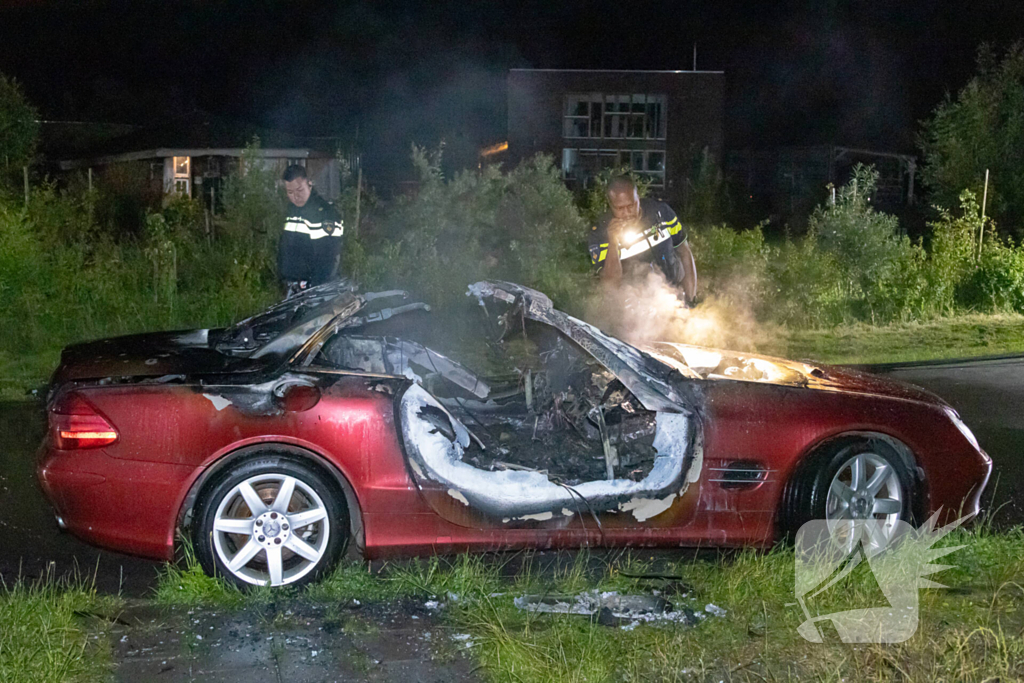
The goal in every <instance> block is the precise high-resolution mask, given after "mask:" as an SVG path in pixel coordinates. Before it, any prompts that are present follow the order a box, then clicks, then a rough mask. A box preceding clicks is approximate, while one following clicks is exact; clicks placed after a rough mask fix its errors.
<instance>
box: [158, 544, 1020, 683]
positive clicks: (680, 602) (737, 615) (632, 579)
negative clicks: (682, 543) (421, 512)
mask: <svg viewBox="0 0 1024 683" xmlns="http://www.w3.org/2000/svg"><path fill="white" fill-rule="evenodd" d="M942 543H948V544H951V545H963V546H964V547H963V548H962V549H960V550H958V551H956V552H955V553H953V554H952V555H949V556H947V557H946V558H944V559H943V562H945V563H946V564H948V565H951V567H952V568H951V569H948V570H946V571H944V572H942V573H939V574H938V575H936V576H933V577H932V578H934V579H936V580H938V581H939V582H941V583H944V584H946V585H948V586H950V588H949V589H936V588H930V589H924V590H923V591H922V592H921V604H920V623H919V627H918V630H917V633H916V634H915V635H914V636H913V637H911V638H910V639H909V640H907V641H906V642H904V643H899V644H892V645H876V644H864V645H854V644H850V645H847V644H843V643H842V642H840V641H839V639H838V637H837V636H836V634H834V633H833V634H832V637H831V638H829V635H828V633H826V637H825V642H824V643H810V642H808V641H806V640H804V639H803V638H802V637H801V636H800V635H799V634H798V632H797V626H798V625H799V624H800V623H801V622H802V621H803V619H804V614H803V612H802V611H801V610H800V608H799V607H798V606H797V605H796V604H795V602H794V569H793V568H794V555H793V551H792V549H791V548H784V547H779V548H775V549H772V550H770V551H753V550H747V551H739V552H727V553H726V552H723V553H721V554H719V555H717V556H711V557H706V558H704V559H696V560H694V559H692V558H690V557H681V556H680V555H675V556H674V557H666V555H665V554H664V553H660V554H659V555H658V556H657V557H658V559H657V561H654V556H652V555H651V554H643V553H640V552H632V553H627V554H620V555H617V556H612V559H598V558H596V557H592V556H591V555H590V553H588V552H587V551H582V552H579V553H575V554H562V555H561V556H559V560H560V561H559V562H556V563H555V566H554V568H551V567H549V566H545V567H542V566H541V563H540V561H539V558H538V557H537V556H533V555H529V554H527V555H522V554H520V555H516V556H473V555H462V556H457V557H453V558H430V559H427V560H410V561H406V562H397V563H391V564H388V565H385V566H384V567H383V568H382V569H381V570H380V571H377V572H371V571H368V568H367V565H365V564H363V563H358V562H357V563H349V564H345V565H343V566H341V567H339V568H338V570H337V571H336V572H335V573H334V574H333V575H332V576H330V577H329V578H328V579H326V580H325V581H323V582H322V583H320V584H318V585H315V586H313V587H311V588H309V589H308V590H306V591H304V592H302V593H292V594H291V595H290V599H294V600H304V601H312V602H315V603H319V604H327V605H336V604H340V603H343V602H345V601H351V600H353V599H357V600H360V601H362V602H387V601H393V600H399V599H421V600H426V599H431V598H433V599H436V600H438V601H440V602H443V603H444V608H443V609H442V611H441V614H442V615H443V617H442V618H443V619H444V620H445V621H446V622H447V623H448V625H449V626H450V627H451V628H452V630H453V631H454V632H458V633H465V634H469V636H471V642H472V643H473V646H472V648H471V649H470V650H469V653H470V656H471V657H473V658H475V659H476V660H477V662H478V664H479V666H480V671H481V673H482V674H483V675H484V677H485V678H486V679H488V680H492V681H509V682H510V683H511V682H513V681H516V682H521V681H565V682H576V681H789V680H816V681H836V683H839V681H844V680H845V681H850V680H856V681H889V680H906V681H917V680H936V681H946V680H948V681H978V682H979V683H980V682H982V681H995V680H1000V681H1008V680H1020V679H1022V678H1024V640H1022V638H1021V632H1022V629H1024V531H1021V530H1020V529H1015V530H1012V531H1008V532H998V533H997V532H994V531H991V530H990V529H988V528H985V527H981V528H976V529H974V530H970V531H959V530H958V531H955V532H953V534H952V535H951V536H950V537H949V538H948V539H946V540H944V541H942ZM511 560H515V569H514V570H512V569H511V567H512V565H511V564H510V561H511ZM654 569H656V570H657V573H658V574H660V575H673V576H675V577H678V578H677V580H671V581H666V580H665V579H661V578H658V579H644V578H637V577H636V575H637V574H644V573H645V572H649V571H651V570H654ZM209 581H213V580H209ZM215 583H222V582H220V581H215ZM194 586H198V587H199V588H200V592H197V593H195V594H194V595H191V596H189V597H188V599H189V600H194V602H192V603H190V604H216V605H220V606H233V605H237V604H239V603H238V600H242V601H259V600H262V599H264V596H263V595H261V592H260V591H255V592H253V593H241V594H240V593H238V592H236V591H234V590H233V589H224V590H222V591H219V592H218V591H211V590H209V589H208V588H207V587H206V584H205V582H202V583H188V582H186V583H182V582H181V581H180V575H179V574H174V573H168V574H165V576H164V578H163V579H162V580H161V591H162V592H160V593H158V596H165V595H168V594H171V595H176V596H177V597H176V598H175V600H177V601H178V602H181V601H183V600H184V599H185V596H186V595H188V594H189V593H190V592H191V591H193V587H194ZM165 588H166V589H167V590H166V591H165ZM591 589H598V590H618V591H621V592H639V593H650V592H651V591H652V590H653V589H659V590H661V591H662V594H663V595H665V596H666V597H667V598H668V599H669V600H670V601H672V602H673V604H674V605H675V606H676V608H677V609H678V608H680V607H688V608H690V609H692V610H694V611H695V612H703V611H704V608H705V607H706V605H707V604H708V603H713V604H714V605H716V606H719V607H722V608H724V609H725V610H726V614H725V615H724V616H721V617H717V616H710V615H709V616H706V617H705V618H704V619H703V621H702V622H701V623H699V624H698V625H697V626H696V627H687V626H685V625H681V624H675V623H670V624H663V625H646V624H641V625H639V626H637V627H636V628H634V629H632V630H623V629H621V628H616V627H608V626H602V625H599V624H596V623H591V622H590V621H589V620H587V619H586V618H582V617H578V616H567V615H538V614H532V613H527V612H523V611H521V610H519V609H517V608H516V607H515V606H514V604H513V599H514V598H515V597H516V596H519V595H522V594H524V593H559V594H575V593H578V592H581V591H584V590H591ZM682 591H685V593H684V592H682ZM880 598H882V596H881V594H880V592H879V590H878V587H877V584H875V583H874V582H873V580H872V579H871V577H870V575H868V574H866V572H859V571H858V572H854V573H853V574H852V575H851V576H850V577H848V579H847V580H845V581H843V582H841V583H839V584H837V585H836V586H835V587H833V588H832V589H831V590H830V591H829V592H828V593H826V594H825V595H823V596H818V598H815V601H816V602H815V604H814V606H815V607H816V608H817V609H818V611H819V612H831V611H839V610H845V609H854V608H863V607H868V606H878V605H879V604H884V602H883V603H879V602H878V600H879V599H880ZM882 599H884V598H882ZM210 601H212V602H210Z"/></svg>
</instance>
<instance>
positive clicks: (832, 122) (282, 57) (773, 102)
mask: <svg viewBox="0 0 1024 683" xmlns="http://www.w3.org/2000/svg"><path fill="white" fill-rule="evenodd" d="M1021 38H1024V2H1018V1H1015V0H1010V1H1007V0H1001V1H999V0H976V1H975V2H971V3H966V2H950V1H945V0H929V1H924V2H911V1H909V0H900V1H881V0H877V1H875V2H835V1H829V0H817V1H815V2H764V1H761V2H729V1H727V0H717V1H716V2H682V1H677V2H653V1H649V2H642V1H641V2H621V1H620V2H595V1H592V2H586V1H580V2H569V1H566V0H562V1H558V0H547V1H544V2H537V1H534V0H519V1H518V2H469V1H468V0H463V1H462V2H451V1H448V0H433V1H429V2H424V1H423V0H419V1H415V2H414V1H411V0H390V1H380V2H361V3H351V2H348V3H322V2H312V1H306V0H291V1H290V2H261V1H259V0H246V1H226V2H214V1H206V2H172V1H169V0H164V1H162V2H149V1H148V0H133V1H132V2H101V1H98V0H96V1H91V2H90V1H79V2H71V1H69V0H53V1H49V2H48V1H44V0H37V1H32V0H20V1H15V2H10V1H8V2H5V3H3V5H2V7H0V71H2V72H3V73H5V74H7V75H11V76H14V77H15V78H17V79H18V80H19V81H20V82H21V83H22V85H23V87H24V90H25V92H26V94H27V95H28V97H29V98H30V99H31V100H32V102H33V103H34V104H35V105H36V106H37V107H38V108H39V110H40V111H41V113H42V114H43V116H44V117H45V118H48V119H65V120H68V119H70V120H89V121H119V122H126V123H138V124H144V123H147V122H153V121H155V120H160V119H162V118H166V117H168V116H173V115H174V114H176V113H183V112H188V111H191V110H195V109H199V110H202V111H206V112H210V113H212V114H215V115H219V116H223V117H226V118H232V119H238V120H242V121H248V122H252V123H256V124H259V125H264V126H270V127H274V128H279V129H282V130H285V131H288V132H292V133H295V134H302V135H337V136H341V137H343V138H345V139H348V140H351V141H355V140H356V138H357V137H358V144H359V146H360V147H361V148H363V149H364V150H366V152H367V154H368V155H371V156H374V157H375V158H376V159H377V163H378V165H388V164H392V165H394V164H398V163H400V160H402V159H404V158H405V157H406V156H407V153H408V144H409V142H410V141H413V140H415V141H419V142H421V143H427V144H431V143H433V142H436V141H437V140H438V139H440V138H442V137H443V138H445V139H446V140H447V142H448V145H449V149H450V150H451V152H452V153H453V154H454V155H456V156H457V155H459V154H460V153H461V154H470V155H471V152H472V150H474V149H476V148H477V147H479V146H482V145H485V144H489V143H492V142H496V141H498V140H501V139H502V138H503V137H504V132H505V74H506V72H507V69H509V68H512V67H519V68H530V67H537V68H614V69H634V68H635V69H689V68H691V66H692V60H693V44H694V42H696V43H697V66H698V68H699V69H714V70H724V71H725V73H726V78H727V83H728V99H727V103H726V109H727V120H726V125H725V133H726V144H727V146H728V147H731V148H742V147H768V146H771V145H776V144H816V143H828V142H835V143H838V144H845V145H851V146H870V147H873V148H876V149H887V150H893V151H914V135H915V133H916V127H917V121H918V120H920V119H921V118H923V117H925V116H927V115H928V113H929V111H930V110H931V109H932V108H933V107H934V106H935V105H936V104H937V103H938V102H939V101H940V100H941V98H942V97H943V95H944V93H945V92H947V91H952V92H955V91H956V90H958V89H959V88H960V87H962V86H963V85H964V83H965V82H966V81H967V79H968V78H970V76H971V74H972V72H973V69H974V55H975V51H976V49H977V47H978V45H979V44H980V43H982V42H984V41H988V42H991V43H993V44H994V45H996V46H997V47H1000V48H1002V47H1005V46H1007V45H1009V44H1010V43H1012V42H1013V41H1015V40H1019V39H1021Z"/></svg>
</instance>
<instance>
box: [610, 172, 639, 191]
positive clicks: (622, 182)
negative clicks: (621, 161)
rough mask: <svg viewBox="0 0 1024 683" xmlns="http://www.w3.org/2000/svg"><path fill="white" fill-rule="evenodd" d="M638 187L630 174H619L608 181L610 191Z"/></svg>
mask: <svg viewBox="0 0 1024 683" xmlns="http://www.w3.org/2000/svg"><path fill="white" fill-rule="evenodd" d="M635 189H636V183H634V182H633V179H632V178H630V177H629V176H628V175H617V176H615V177H614V178H612V179H611V180H609V181H608V192H629V191H630V190H635Z"/></svg>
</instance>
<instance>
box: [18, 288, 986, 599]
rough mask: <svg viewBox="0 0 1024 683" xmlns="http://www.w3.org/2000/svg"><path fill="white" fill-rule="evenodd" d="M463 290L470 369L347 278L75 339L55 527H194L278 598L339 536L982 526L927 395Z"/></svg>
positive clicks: (119, 535)
mask: <svg viewBox="0 0 1024 683" xmlns="http://www.w3.org/2000/svg"><path fill="white" fill-rule="evenodd" d="M469 294H470V296H471V297H472V299H471V300H470V301H471V302H472V303H473V304H474V308H475V309H476V310H479V311H480V313H481V314H482V320H483V321H484V322H482V323H481V325H480V329H481V330H482V331H483V333H484V335H483V336H484V338H486V339H487V340H488V343H487V344H485V343H483V342H482V343H481V344H480V345H479V347H476V348H475V349H474V351H476V353H471V354H470V355H471V356H476V357H478V360H479V361H481V362H482V363H483V364H484V365H487V366H488V367H489V368H490V370H491V372H490V373H488V374H486V375H482V374H478V373H476V372H474V371H473V370H470V369H469V367H467V365H463V364H460V363H458V362H456V361H454V360H452V359H450V358H449V357H448V356H446V355H442V354H441V353H439V352H438V351H436V350H433V349H432V348H430V347H429V346H427V345H425V344H424V343H421V341H422V340H420V341H417V340H416V339H414V338H413V337H415V334H414V331H415V330H416V329H417V328H418V324H413V322H414V321H416V320H422V319H424V318H431V317H432V316H433V314H431V313H427V312H426V311H428V310H429V307H427V306H426V305H425V304H421V303H409V304H404V305H399V306H396V307H385V306H384V305H385V304H386V303H388V302H389V300H390V299H392V298H395V297H400V296H404V292H378V293H366V294H359V293H358V292H357V290H356V289H355V288H354V287H353V286H352V285H351V284H349V283H347V282H340V283H332V284H329V285H323V286H321V287H318V288H315V289H312V290H309V291H307V292H306V293H304V294H302V295H300V296H298V297H295V298H293V299H290V300H287V301H285V302H282V303H280V304H278V305H276V306H274V307H272V308H270V309H269V310H267V311H266V312H264V313H262V314H260V315H258V316H255V317H253V318H250V319H248V320H245V321H243V322H241V323H238V324H237V325H234V326H233V327H230V328H226V329H216V330H213V329H211V330H196V331H191V332H177V333H160V334H144V335H137V336H132V337H123V338H118V339H108V340H102V341H96V342H92V343H88V344H80V345H77V346H72V347H68V348H67V349H65V350H64V353H63V356H62V360H61V364H60V366H59V368H58V369H57V370H56V372H55V374H54V377H53V381H52V384H51V389H50V395H49V399H48V405H47V410H48V415H49V425H50V427H49V433H48V436H47V438H46V441H45V443H44V445H43V447H42V452H41V461H40V464H39V469H38V475H39V480H40V482H41V483H42V487H43V489H44V491H45V493H46V495H47V497H48V498H49V499H50V501H51V502H52V504H53V507H54V508H55V510H56V514H57V519H58V523H59V524H60V525H61V526H63V527H65V528H66V529H68V530H70V531H71V532H72V533H74V534H75V535H77V536H79V537H80V538H82V539H84V540H86V541H88V542H90V543H94V544H96V545H100V546H103V547H106V548H111V549H114V550H118V551H122V552H126V553H133V554H138V555H143V556H147V557H152V558H163V559H171V558H173V556H174V551H175V544H176V542H177V540H178V539H179V538H180V537H185V538H188V539H190V540H191V542H192V544H193V547H194V549H195V552H196V554H197V556H198V558H199V559H200V561H201V563H202V565H203V567H204V568H205V569H206V571H208V572H210V573H218V574H221V575H224V576H226V577H228V578H230V579H231V580H233V581H235V582H236V583H238V584H241V585H244V584H266V583H268V582H269V583H270V584H271V585H275V586H276V585H284V584H299V583H304V582H307V581H311V580H313V579H315V578H316V577H318V576H320V575H321V574H322V573H323V572H324V571H326V570H328V569H330V568H331V566H332V565H333V564H334V563H335V562H336V561H337V560H338V558H339V557H340V555H341V554H342V552H343V551H344V550H345V548H346V547H347V545H348V544H349V543H350V542H352V543H354V544H356V546H357V548H358V549H359V550H360V551H361V552H362V553H363V554H364V555H365V556H367V557H370V558H377V557H383V556H391V555H398V554H423V553H440V552H461V551H467V550H474V551H483V550H500V549H512V548H570V547H579V546H584V545H593V546H683V545H688V546H690V545H702V546H708V545H723V546H735V545H745V544H753V545H762V546H763V545H768V544H771V543H773V542H774V541H775V540H776V539H777V538H779V537H780V536H781V535H784V534H785V533H787V532H788V531H792V530H795V529H796V528H797V527H798V526H799V525H800V524H801V523H803V522H804V521H806V520H809V519H821V518H824V519H831V520H840V519H855V520H867V519H875V520H880V521H881V523H882V524H883V525H888V526H891V527H894V526H895V525H896V523H897V522H898V521H900V520H906V521H913V520H915V519H918V520H920V519H922V518H923V517H924V516H925V515H929V514H931V513H932V512H934V511H936V510H939V509H942V510H943V511H944V512H943V514H944V515H945V516H944V519H953V518H955V517H956V516H959V515H963V514H971V513H974V512H977V510H978V506H979V498H980V496H981V492H982V490H983V488H984V486H985V483H986V482H987V480H988V476H989V473H990V470H991V461H990V460H989V458H988V457H987V456H986V455H985V453H984V452H982V450H981V449H980V448H979V447H978V443H977V441H976V440H975V439H974V437H973V436H972V434H971V432H970V430H969V429H968V428H967V427H966V426H965V425H964V424H963V422H962V421H961V420H960V418H959V417H958V416H957V414H956V412H954V411H953V409H952V408H950V407H949V406H948V405H946V404H945V403H943V402H942V401H941V400H940V399H938V398H937V397H935V396H933V395H931V394H929V393H927V392H926V391H924V390H922V389H918V388H916V387H913V386H909V385H906V384H900V383H896V382H892V381H885V380H882V379H879V378H877V377H874V376H871V375H868V374H864V373H860V372H856V371H853V370H849V369H843V368H837V367H829V366H820V365H811V364H806V363H797V362H791V361H785V360H780V359H771V358H764V357H758V356H750V355H740V354H733V353H729V352H722V351H716V350H712V349H707V348H701V347H694V346H686V345H682V344H670V343H656V344H651V345H648V346H645V347H642V348H638V347H634V346H631V345H629V344H626V343H623V342H621V341H619V340H617V339H615V338H613V337H611V336H609V335H607V334H605V333H603V332H601V331H600V330H598V329H597V328H595V327H593V326H591V325H588V324H586V323H584V322H581V321H580V320H577V319H575V318H573V317H571V316H569V315H566V314H565V313H562V312H560V311H558V310H556V309H554V308H553V307H552V305H551V301H550V300H549V299H548V298H547V297H546V296H544V295H543V294H541V293H540V292H537V291H534V290H531V289H528V288H526V287H522V286H519V285H515V284H511V283H506V282H494V281H486V282H480V283H477V284H475V285H472V286H471V287H470V292H469ZM476 304H479V305H478V306H476ZM392 330H398V331H399V332H400V336H394V335H393V333H392ZM407 333H408V334H407ZM435 346H436V345H435Z"/></svg>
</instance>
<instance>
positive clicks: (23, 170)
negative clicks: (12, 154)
mask: <svg viewBox="0 0 1024 683" xmlns="http://www.w3.org/2000/svg"><path fill="white" fill-rule="evenodd" d="M21 171H22V175H23V176H24V178H25V207H26V208H27V207H28V198H29V192H28V166H22V167H21Z"/></svg>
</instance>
